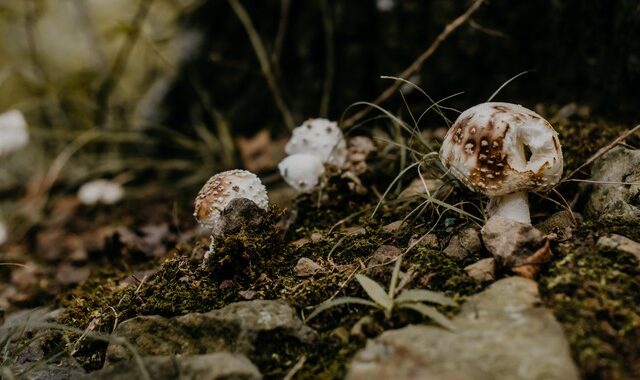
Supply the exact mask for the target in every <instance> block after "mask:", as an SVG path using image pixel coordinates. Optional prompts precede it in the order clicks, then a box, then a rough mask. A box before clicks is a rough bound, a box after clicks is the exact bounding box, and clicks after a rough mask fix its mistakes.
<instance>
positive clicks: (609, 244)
mask: <svg viewBox="0 0 640 380" xmlns="http://www.w3.org/2000/svg"><path fill="white" fill-rule="evenodd" d="M596 245H597V246H598V247H600V248H604V249H610V250H613V251H620V252H624V253H628V254H631V255H633V256H635V257H636V259H638V260H639V261H640V243H638V242H636V241H634V240H631V239H629V238H627V237H624V236H621V235H616V234H611V235H609V236H602V237H601V238H600V239H598V242H597V243H596Z"/></svg>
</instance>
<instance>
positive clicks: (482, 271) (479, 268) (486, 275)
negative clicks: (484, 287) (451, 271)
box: [464, 257, 496, 282]
mask: <svg viewBox="0 0 640 380" xmlns="http://www.w3.org/2000/svg"><path fill="white" fill-rule="evenodd" d="M464 271H465V272H467V275H468V276H469V277H471V278H472V279H474V280H475V281H477V282H488V281H493V280H494V279H495V272H496V260H495V259H494V258H491V257H490V258H487V259H482V260H480V261H478V262H476V263H473V264H471V265H468V266H466V267H465V268H464Z"/></svg>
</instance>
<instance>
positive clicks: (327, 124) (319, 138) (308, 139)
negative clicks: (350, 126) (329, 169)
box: [284, 119, 347, 167]
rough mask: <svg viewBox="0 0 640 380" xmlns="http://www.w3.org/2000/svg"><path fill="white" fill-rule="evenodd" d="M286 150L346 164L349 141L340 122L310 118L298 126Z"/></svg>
mask: <svg viewBox="0 0 640 380" xmlns="http://www.w3.org/2000/svg"><path fill="white" fill-rule="evenodd" d="M284 151H285V152H286V153H287V154H289V155H293V154H296V153H304V154H313V155H315V156H318V157H319V158H320V159H321V160H322V162H323V163H326V164H331V165H335V166H338V167H342V166H344V164H345V162H346V160H347V143H346V141H345V140H344V136H343V135H342V131H341V130H340V128H338V124H337V123H336V122H334V121H329V120H327V119H309V120H307V121H305V122H304V123H302V125H301V126H299V127H296V128H295V129H294V130H293V132H292V135H291V139H289V142H287V145H285V147H284Z"/></svg>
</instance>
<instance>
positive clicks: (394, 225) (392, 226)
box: [382, 220, 406, 233]
mask: <svg viewBox="0 0 640 380" xmlns="http://www.w3.org/2000/svg"><path fill="white" fill-rule="evenodd" d="M405 226H406V223H405V222H404V221H402V220H396V221H395V222H391V223H389V224H386V225H384V226H382V231H384V232H387V233H394V232H398V231H400V230H401V229H402V228H403V227H405Z"/></svg>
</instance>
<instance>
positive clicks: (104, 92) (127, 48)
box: [96, 0, 154, 125]
mask: <svg viewBox="0 0 640 380" xmlns="http://www.w3.org/2000/svg"><path fill="white" fill-rule="evenodd" d="M153 1H154V0H140V3H139V4H138V9H137V10H136V13H135V14H134V16H133V19H132V20H131V24H130V25H129V26H130V31H129V33H128V34H127V38H126V39H125V40H124V42H123V43H122V45H121V46H120V50H118V54H117V55H116V58H115V60H114V61H113V66H111V69H110V70H109V73H108V74H107V76H106V77H105V79H104V80H103V81H102V83H101V84H100V87H99V88H98V91H97V92H96V104H97V109H98V114H97V117H96V123H97V124H98V125H100V124H102V123H103V122H104V120H105V119H106V117H107V113H108V111H109V110H108V108H109V107H108V105H109V97H110V96H111V93H112V92H113V89H114V88H115V87H116V86H117V85H118V82H119V81H120V79H121V77H122V74H123V73H124V71H125V70H126V68H127V63H128V62H129V57H130V56H131V53H132V51H133V48H134V47H135V45H136V42H137V41H138V37H140V33H141V32H142V24H143V23H144V21H145V20H146V19H147V15H148V14H149V9H150V8H151V4H152V3H153Z"/></svg>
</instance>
